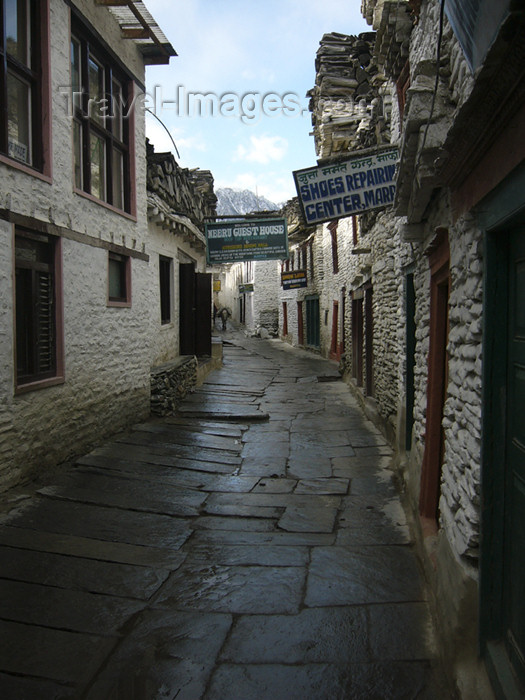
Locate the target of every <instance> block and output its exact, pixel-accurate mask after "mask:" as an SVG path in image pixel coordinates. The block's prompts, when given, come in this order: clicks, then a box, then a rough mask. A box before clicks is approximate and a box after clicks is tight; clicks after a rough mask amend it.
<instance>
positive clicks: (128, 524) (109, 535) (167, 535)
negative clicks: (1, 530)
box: [9, 499, 191, 549]
mask: <svg viewBox="0 0 525 700" xmlns="http://www.w3.org/2000/svg"><path fill="white" fill-rule="evenodd" d="M9 525H10V526H12V527H22V528H24V529H33V530H37V531H40V532H54V533H56V534H65V535H77V536H79V537H88V538H91V539H96V540H102V541H109V542H123V543H125V544H135V545H142V546H148V545H150V546H152V547H172V548H175V549H178V548H179V547H181V546H182V545H183V544H184V542H185V541H186V540H187V539H188V537H189V536H190V534H191V530H190V529H189V527H188V521H187V520H184V519H181V518H172V517H169V516H167V515H156V514H154V513H138V512H136V511H130V510H122V509H119V508H105V507H102V506H97V505H87V504H84V503H69V502H65V501H58V500H53V499H39V500H38V501H36V502H35V503H32V504H31V506H30V507H29V508H25V509H24V510H23V511H22V512H20V513H18V514H17V513H14V512H13V513H12V514H10V517H9Z"/></svg>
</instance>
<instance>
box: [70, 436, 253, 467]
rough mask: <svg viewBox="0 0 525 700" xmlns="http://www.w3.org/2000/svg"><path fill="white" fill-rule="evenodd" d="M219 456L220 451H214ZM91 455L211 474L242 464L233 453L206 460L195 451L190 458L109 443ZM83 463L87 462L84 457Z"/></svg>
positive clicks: (128, 462)
mask: <svg viewBox="0 0 525 700" xmlns="http://www.w3.org/2000/svg"><path fill="white" fill-rule="evenodd" d="M214 454H215V456H218V453H214ZM90 456H93V457H106V458H108V459H113V460H119V461H120V463H121V464H122V465H125V464H128V465H129V464H134V463H142V464H149V465H152V466H156V465H159V466H163V467H173V468H177V467H179V468H181V469H191V470H193V471H199V472H210V473H211V474H231V473H232V472H234V471H235V469H237V467H238V466H239V464H240V458H239V457H237V456H236V455H232V459H231V461H230V460H229V459H226V461H224V462H219V461H217V462H215V461H206V460H201V459H200V458H199V454H197V452H196V453H195V455H194V456H195V459H188V458H185V457H180V456H177V455H176V454H167V453H166V451H162V450H160V451H158V452H155V451H154V450H150V449H147V448H140V447H138V446H135V447H134V446H132V445H129V446H128V445H123V444H120V445H118V444H115V443H112V444H109V445H105V446H104V447H100V448H98V449H96V450H94V451H93V452H92V453H91V455H90ZM82 463H84V464H85V461H84V458H83V461H82Z"/></svg>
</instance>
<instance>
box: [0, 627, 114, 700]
mask: <svg viewBox="0 0 525 700" xmlns="http://www.w3.org/2000/svg"><path fill="white" fill-rule="evenodd" d="M116 642H117V638H116V637H106V638H104V637H100V636H95V635H87V634H79V633H78V632H67V631H64V630H57V629H50V628H47V627H36V626H34V625H24V624H20V623H17V622H7V621H5V620H0V671H3V672H4V673H12V674H16V675H27V676H32V677H37V678H43V679H47V680H51V681H58V682H61V683H71V684H73V685H82V684H84V683H86V682H87V681H88V680H89V679H90V678H91V677H92V676H93V674H94V673H95V671H96V670H97V669H98V668H99V667H100V665H101V663H102V661H103V660H104V659H105V658H107V656H108V655H109V654H110V653H111V650H112V648H113V647H114V646H115V644H116ZM77 697H78V695H77Z"/></svg>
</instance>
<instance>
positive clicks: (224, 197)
mask: <svg viewBox="0 0 525 700" xmlns="http://www.w3.org/2000/svg"><path fill="white" fill-rule="evenodd" d="M215 194H216V195H217V200H218V201H217V214H218V215H219V216H238V215H239V214H250V213H251V212H254V211H277V210H278V209H280V208H281V206H282V205H281V204H275V202H270V200H268V199H266V197H261V196H260V195H256V194H255V192H251V191H250V190H233V189H231V187H219V189H217V190H215Z"/></svg>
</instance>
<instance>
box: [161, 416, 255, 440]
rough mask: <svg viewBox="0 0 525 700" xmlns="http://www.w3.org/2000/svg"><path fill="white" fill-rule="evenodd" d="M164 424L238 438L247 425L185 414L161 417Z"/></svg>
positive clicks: (206, 433) (189, 430)
mask: <svg viewBox="0 0 525 700" xmlns="http://www.w3.org/2000/svg"><path fill="white" fill-rule="evenodd" d="M162 422H163V423H165V424H166V425H178V426H181V427H183V428H184V430H187V431H188V432H196V433H202V434H205V435H220V436H227V437H235V438H240V437H241V436H242V434H243V432H244V431H245V430H247V428H248V425H233V424H231V423H225V422H224V421H206V420H200V421H196V420H193V419H190V418H187V417H185V416H166V417H165V418H163V419H162Z"/></svg>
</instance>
